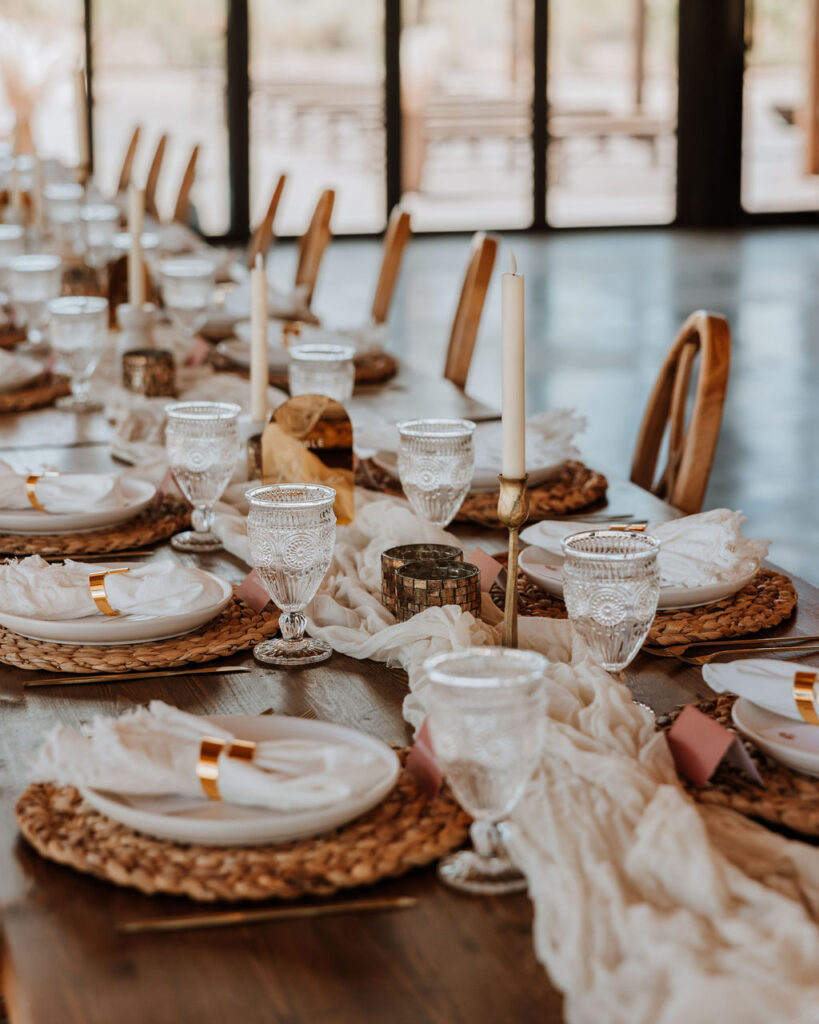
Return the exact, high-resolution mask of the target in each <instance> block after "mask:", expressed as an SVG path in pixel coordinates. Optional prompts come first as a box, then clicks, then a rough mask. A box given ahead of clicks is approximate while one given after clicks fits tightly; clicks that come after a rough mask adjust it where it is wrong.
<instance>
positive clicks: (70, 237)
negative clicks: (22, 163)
mask: <svg viewBox="0 0 819 1024" xmlns="http://www.w3.org/2000/svg"><path fill="white" fill-rule="evenodd" d="M84 195H85V193H84V190H83V187H82V185H79V184H77V183H76V182H73V181H54V182H50V183H49V184H48V185H46V186H45V187H44V188H43V199H44V200H45V210H46V216H47V217H48V222H49V224H50V225H51V230H52V232H53V234H54V237H55V238H56V239H57V241H58V242H59V243H60V244H62V245H66V246H69V247H70V248H72V249H73V248H74V246H75V244H76V242H77V240H78V226H79V223H80V209H81V207H82V201H83V198H84Z"/></svg>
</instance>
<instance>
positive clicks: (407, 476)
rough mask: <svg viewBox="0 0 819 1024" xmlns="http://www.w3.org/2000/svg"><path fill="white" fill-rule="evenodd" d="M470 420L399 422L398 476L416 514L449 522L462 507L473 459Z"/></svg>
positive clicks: (435, 520) (440, 524)
mask: <svg viewBox="0 0 819 1024" xmlns="http://www.w3.org/2000/svg"><path fill="white" fill-rule="evenodd" d="M474 430H475V424H474V423H473V422H472V421H471V420H431V419H430V420H405V421H404V422H403V423H399V424H398V434H399V437H400V443H399V446H398V476H399V478H400V480H401V486H402V487H403V488H404V494H406V496H407V500H408V501H409V503H410V505H411V506H412V510H413V511H414V512H415V513H416V515H419V516H422V517H423V518H424V519H427V520H429V522H431V523H434V524H435V526H448V525H449V523H450V522H452V519H453V518H454V516H455V513H456V512H457V511H458V509H459V508H460V507H461V502H462V501H463V500H464V497H465V496H466V493H467V491H468V490H469V485H470V484H471V483H472V470H473V466H474V463H475V448H474V445H473V443H472V434H473V432H474Z"/></svg>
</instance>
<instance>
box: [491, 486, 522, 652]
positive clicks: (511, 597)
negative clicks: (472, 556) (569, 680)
mask: <svg viewBox="0 0 819 1024" xmlns="http://www.w3.org/2000/svg"><path fill="white" fill-rule="evenodd" d="M498 480H499V481H500V497H499V498H498V519H500V521H501V522H502V523H503V525H504V526H505V527H506V529H507V530H508V531H509V564H508V566H507V577H506V598H505V601H504V609H503V646H504V647H517V645H518V546H519V532H520V528H521V526H523V524H524V523H525V522H526V520H527V519H528V518H529V491H528V489H527V487H526V484H527V481H528V480H529V477H528V475H527V476H524V477H522V478H521V479H519V480H513V479H509V478H508V477H505V476H503V475H502V474H501V475H500V476H499V477H498Z"/></svg>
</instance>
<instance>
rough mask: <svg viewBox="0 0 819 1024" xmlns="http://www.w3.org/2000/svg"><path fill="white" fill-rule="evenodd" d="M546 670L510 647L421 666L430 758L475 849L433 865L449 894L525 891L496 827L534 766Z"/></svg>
mask: <svg viewBox="0 0 819 1024" xmlns="http://www.w3.org/2000/svg"><path fill="white" fill-rule="evenodd" d="M547 666H548V662H547V660H546V658H544V657H543V655H542V654H538V653H537V652H535V651H518V650H515V649H513V648H510V647H475V648H472V649H470V650H464V651H449V652H448V653H446V654H436V655H433V657H431V658H427V660H426V661H425V663H424V671H425V673H426V676H427V678H428V679H429V686H428V688H427V689H426V690H425V691H424V692H425V695H426V694H428V695H429V699H428V709H429V726H430V735H431V738H432V745H433V747H434V749H435V756H436V758H437V759H438V761H439V763H440V765H441V767H442V769H443V771H444V774H445V775H446V778H447V781H448V782H449V785H450V786H451V787H452V791H453V793H454V794H455V796H456V797H457V799H458V802H459V803H460V804H461V806H462V807H463V808H464V810H466V811H468V813H469V814H470V815H471V816H472V819H473V821H472V826H471V828H470V837H471V839H472V845H473V846H474V849H473V850H462V851H460V852H459V853H455V854H451V855H450V856H449V857H445V858H444V860H442V861H441V862H440V864H439V865H438V877H439V878H440V879H441V881H443V882H446V884H447V885H450V886H452V887H453V888H454V889H460V890H462V891H464V892H471V893H481V894H486V895H498V894H502V893H507V892H517V891H518V890H521V889H525V888H526V879H525V878H524V877H523V875H522V874H521V873H520V871H519V870H518V869H517V868H516V867H515V865H514V864H513V863H512V861H511V860H510V859H509V857H508V855H507V854H506V852H505V850H504V848H503V843H502V838H501V834H500V831H499V829H498V822H499V821H501V820H502V819H503V818H505V817H507V816H508V815H509V813H510V812H511V811H512V808H513V807H514V806H515V804H516V803H517V802H518V800H519V799H520V797H521V796H522V794H523V791H524V789H525V788H526V784H527V783H528V781H529V779H530V778H531V777H532V774H533V772H534V770H535V768H536V766H537V762H538V758H539V756H540V751H541V747H542V743H543V718H544V714H545V707H546V692H545V687H544V682H543V680H544V675H545V673H546V668H547Z"/></svg>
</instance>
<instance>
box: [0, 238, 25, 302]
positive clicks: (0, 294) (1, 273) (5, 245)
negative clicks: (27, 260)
mask: <svg viewBox="0 0 819 1024" xmlns="http://www.w3.org/2000/svg"><path fill="white" fill-rule="evenodd" d="M25 248H26V229H25V228H24V227H23V225H22V224H0V306H5V305H6V303H7V302H8V301H9V299H8V294H7V293H8V288H9V280H8V279H9V264H10V263H11V260H12V258H13V257H14V256H19V255H20V253H22V252H25Z"/></svg>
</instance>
